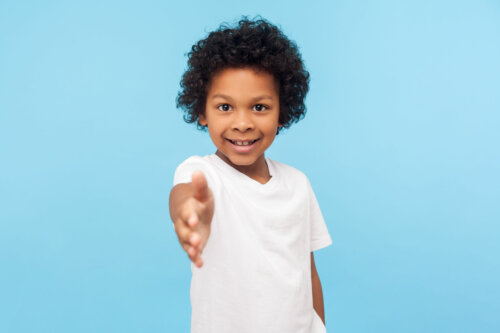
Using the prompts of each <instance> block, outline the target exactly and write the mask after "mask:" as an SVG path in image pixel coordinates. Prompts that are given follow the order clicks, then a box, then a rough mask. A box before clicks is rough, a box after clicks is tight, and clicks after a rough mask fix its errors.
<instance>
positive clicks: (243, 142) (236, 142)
mask: <svg viewBox="0 0 500 333" xmlns="http://www.w3.org/2000/svg"><path fill="white" fill-rule="evenodd" d="M226 140H228V141H229V142H231V143H232V144H233V145H237V146H250V145H252V144H254V143H255V142H257V141H259V139H255V140H230V139H227V138H226Z"/></svg>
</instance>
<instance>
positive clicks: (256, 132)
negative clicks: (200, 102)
mask: <svg viewBox="0 0 500 333" xmlns="http://www.w3.org/2000/svg"><path fill="white" fill-rule="evenodd" d="M278 89H279V88H278V85H277V84H276V82H275V80H274V77H273V76H272V75H271V74H269V73H267V72H264V71H258V72H256V71H255V70H254V69H252V68H226V69H223V70H222V71H220V72H218V73H217V74H215V75H214V76H213V77H212V81H211V84H210V86H209V90H208V92H207V99H206V105H205V115H200V119H199V122H200V124H202V125H207V126H208V131H209V133H210V137H211V139H212V141H213V143H214V144H215V146H216V147H217V153H216V154H217V155H218V156H220V157H221V158H222V159H224V160H225V161H226V162H227V163H229V164H230V165H232V166H233V167H235V168H236V169H238V170H240V171H242V172H244V173H246V174H247V175H248V174H249V173H251V174H252V175H256V174H257V175H259V174H264V173H265V172H267V166H266V164H265V159H264V152H265V151H266V149H267V148H268V147H269V146H270V145H271V143H272V142H273V140H274V138H275V137H276V132H277V129H278V127H279V126H282V125H281V124H279V122H278V118H279V90H278ZM255 140H256V141H255Z"/></svg>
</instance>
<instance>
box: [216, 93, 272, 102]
mask: <svg viewBox="0 0 500 333" xmlns="http://www.w3.org/2000/svg"><path fill="white" fill-rule="evenodd" d="M216 97H222V98H225V99H227V100H230V101H232V100H233V99H232V98H231V96H228V95H224V94H215V95H213V96H212V99H214V98H216ZM261 99H270V100H272V99H273V97H272V96H270V95H261V96H257V97H254V98H253V99H252V100H253V101H258V100H261Z"/></svg>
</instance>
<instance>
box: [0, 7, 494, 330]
mask: <svg viewBox="0 0 500 333" xmlns="http://www.w3.org/2000/svg"><path fill="white" fill-rule="evenodd" d="M242 14H248V15H251V16H253V15H256V14H261V15H262V16H263V17H264V18H267V19H269V20H270V21H272V22H274V23H276V24H278V25H280V26H281V27H282V29H283V31H284V32H285V33H286V34H287V35H288V36H289V37H290V38H291V39H293V40H295V41H296V42H297V43H298V45H299V46H300V49H301V52H302V54H303V57H304V60H305V63H306V66H307V68H308V69H309V71H310V73H311V87H310V94H309V95H308V98H307V106H308V114H307V116H306V118H305V119H304V120H303V121H301V122H300V123H298V124H296V125H294V126H292V128H291V129H290V130H288V131H285V132H283V133H282V134H280V135H279V136H278V137H277V139H276V141H275V143H274V144H273V146H272V147H271V148H270V149H269V151H268V154H267V156H268V157H270V158H272V159H276V160H279V161H281V162H284V163H287V164H290V165H292V166H295V167H296V168H298V169H300V170H302V171H304V172H305V173H306V174H307V175H308V176H309V178H310V180H311V183H312V185H313V188H314V189H315V192H316V195H317V197H318V200H319V203H320V206H321V208H322V211H323V215H324V217H325V219H326V221H327V224H328V227H329V231H330V233H331V235H332V238H333V242H334V244H333V246H330V247H328V248H326V249H324V250H321V251H319V252H317V253H316V258H317V259H316V260H317V266H318V271H319V273H320V277H321V281H322V284H323V292H324V299H325V308H326V321H327V327H328V330H329V332H350V333H355V332H360V333H361V332H363V333H364V332H384V333H388V332H407V333H410V332H454V333H458V332H482V333H485V332H499V331H500V317H499V315H498V314H499V313H500V301H499V300H500V291H499V289H500V288H499V284H498V283H499V281H500V261H499V260H498V257H499V254H500V244H499V239H500V237H499V234H500V232H499V231H500V227H499V222H500V209H499V206H500V205H499V202H500V200H499V198H500V190H499V189H500V149H499V144H500V135H499V128H500V115H499V112H500V97H499V96H500V94H499V92H500V2H499V1H493V0H491V1H486V0H483V1H481V0H470V1H347V0H346V1H312V2H306V1H300V2H299V1H292V2H290V1H269V0H266V1H248V2H246V3H245V2H237V1H217V2H213V1H176V2H169V1H88V0H86V1H67V2H64V1H31V2H29V1H18V0H17V1H16V0H2V1H1V2H0V159H1V160H0V269H1V272H0V331H1V332H9V333H10V332H12V333H14V332H72V333H76V332H187V331H188V329H189V319H190V304H189V283H190V270H189V262H188V259H187V256H186V255H185V254H184V253H183V251H182V250H181V248H180V246H179V244H178V243H177V238H176V236H175V234H174V232H173V229H172V226H171V222H170V219H169V215H168V195H169V191H170V189H171V184H172V178H173V172H174V170H175V167H176V166H177V165H178V164H179V163H180V162H181V161H182V160H184V159H185V158H187V157H188V156H190V155H193V154H198V155H205V154H210V153H213V152H214V151H215V149H214V147H213V145H212V143H211V141H210V140H209V137H208V134H207V133H204V132H199V131H197V130H196V129H195V128H194V126H192V125H188V124H185V123H184V122H183V120H182V113H181V111H180V110H177V109H176V108H175V96H176V94H177V91H178V89H179V80H180V78H181V75H182V73H183V71H184V69H185V68H186V57H185V53H186V52H188V51H189V49H190V47H191V45H192V44H193V43H194V42H195V41H197V40H199V39H201V38H203V37H205V35H206V33H207V32H209V31H210V30H212V29H215V28H217V27H218V25H219V23H221V22H223V21H227V22H232V21H233V20H234V19H237V18H239V17H240V15H242Z"/></svg>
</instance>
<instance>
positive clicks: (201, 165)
mask: <svg viewBox="0 0 500 333" xmlns="http://www.w3.org/2000/svg"><path fill="white" fill-rule="evenodd" d="M196 170H200V171H201V172H203V174H204V175H205V178H206V179H207V183H208V187H210V188H213V187H214V186H215V183H214V182H215V176H214V172H213V170H212V168H211V167H210V165H209V164H208V163H207V162H206V161H204V160H203V158H202V157H200V156H191V157H189V158H188V159H186V160H185V161H184V162H182V163H181V164H180V165H179V166H178V167H177V169H175V174H174V186H175V185H177V184H180V183H190V182H191V177H192V175H193V172H194V171H196Z"/></svg>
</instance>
